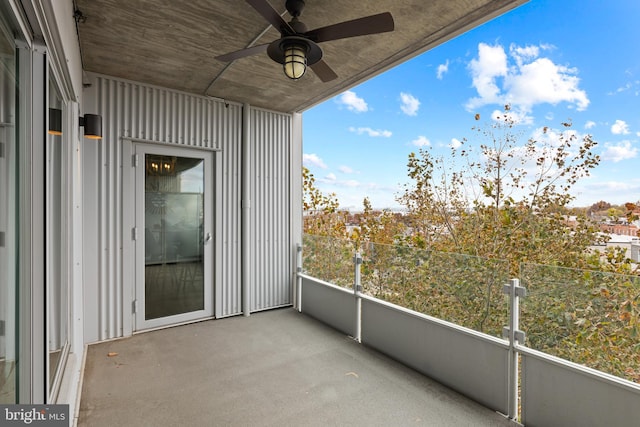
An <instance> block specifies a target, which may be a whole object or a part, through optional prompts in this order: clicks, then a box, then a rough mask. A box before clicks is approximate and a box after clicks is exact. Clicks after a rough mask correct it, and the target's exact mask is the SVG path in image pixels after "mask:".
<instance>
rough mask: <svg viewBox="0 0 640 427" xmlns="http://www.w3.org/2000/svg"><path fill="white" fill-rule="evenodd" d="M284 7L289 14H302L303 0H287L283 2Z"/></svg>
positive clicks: (294, 15) (296, 15)
mask: <svg viewBox="0 0 640 427" xmlns="http://www.w3.org/2000/svg"><path fill="white" fill-rule="evenodd" d="M285 7H286V8H287V12H289V15H291V16H293V17H294V18H297V17H298V16H300V15H302V10H303V9H304V0H287V1H286V3H285Z"/></svg>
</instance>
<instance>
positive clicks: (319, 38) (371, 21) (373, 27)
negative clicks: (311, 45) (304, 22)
mask: <svg viewBox="0 0 640 427" xmlns="http://www.w3.org/2000/svg"><path fill="white" fill-rule="evenodd" d="M393 28H394V23H393V16H391V14H390V13H389V12H385V13H380V14H378V15H371V16H365V17H364V18H358V19H354V20H352V21H345V22H341V23H339V24H333V25H328V26H326V27H322V28H316V29H315V30H311V31H307V32H306V33H304V35H305V37H308V38H310V39H311V40H313V41H314V42H316V43H322V42H326V41H331V40H338V39H346V38H348V37H357V36H364V35H367V34H378V33H385V32H388V31H393Z"/></svg>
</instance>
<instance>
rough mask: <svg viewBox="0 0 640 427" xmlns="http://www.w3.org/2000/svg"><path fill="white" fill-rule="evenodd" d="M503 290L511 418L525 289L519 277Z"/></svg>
mask: <svg viewBox="0 0 640 427" xmlns="http://www.w3.org/2000/svg"><path fill="white" fill-rule="evenodd" d="M503 292H504V293H505V294H507V295H508V296H509V326H507V327H505V328H504V329H503V330H502V336H503V337H504V338H508V339H509V367H508V369H509V375H508V377H509V378H508V381H509V413H508V414H507V415H508V416H509V418H511V419H512V420H517V418H518V401H519V399H518V382H519V381H518V355H519V354H518V350H517V348H516V344H524V339H525V337H524V332H522V331H521V330H520V298H521V297H524V296H526V293H527V290H526V289H525V288H523V287H521V286H520V280H519V279H511V280H509V283H508V284H506V285H504V288H503Z"/></svg>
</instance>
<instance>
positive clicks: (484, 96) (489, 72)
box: [469, 43, 508, 109]
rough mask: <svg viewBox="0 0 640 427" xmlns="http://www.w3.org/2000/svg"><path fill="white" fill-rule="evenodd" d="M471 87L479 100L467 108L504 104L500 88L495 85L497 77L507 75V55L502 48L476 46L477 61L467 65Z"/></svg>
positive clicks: (475, 100)
mask: <svg viewBox="0 0 640 427" xmlns="http://www.w3.org/2000/svg"><path fill="white" fill-rule="evenodd" d="M469 68H470V69H471V76H472V78H473V87H475V88H476V90H477V91H478V95H480V96H479V98H473V99H471V100H470V101H469V104H470V105H469V108H471V109H473V108H475V107H476V106H481V105H486V104H494V103H500V104H504V101H503V99H502V96H501V95H500V88H499V87H498V85H497V83H496V79H497V78H498V77H504V76H506V75H507V72H508V67H507V54H506V53H505V51H504V49H503V48H502V46H489V45H487V44H485V43H480V44H479V45H478V59H472V60H471V62H470V63H469Z"/></svg>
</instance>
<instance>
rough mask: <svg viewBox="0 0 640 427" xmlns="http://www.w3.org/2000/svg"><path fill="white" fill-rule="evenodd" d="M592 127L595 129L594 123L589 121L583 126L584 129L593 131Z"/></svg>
mask: <svg viewBox="0 0 640 427" xmlns="http://www.w3.org/2000/svg"><path fill="white" fill-rule="evenodd" d="M594 127H596V122H594V121H593V120H589V121H588V122H587V123H585V124H584V128H585V129H593V128H594Z"/></svg>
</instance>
